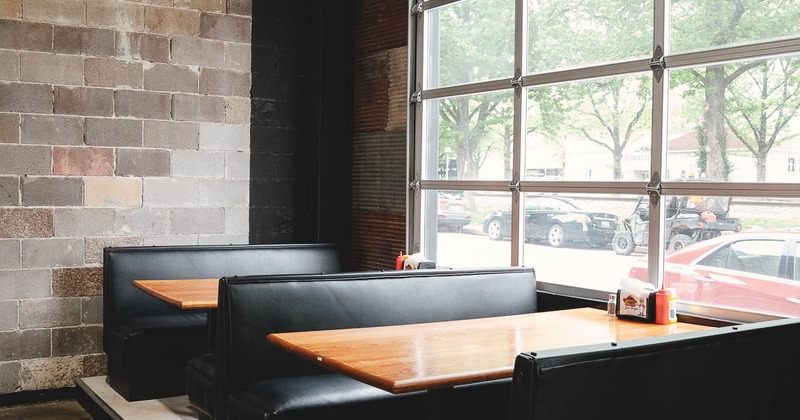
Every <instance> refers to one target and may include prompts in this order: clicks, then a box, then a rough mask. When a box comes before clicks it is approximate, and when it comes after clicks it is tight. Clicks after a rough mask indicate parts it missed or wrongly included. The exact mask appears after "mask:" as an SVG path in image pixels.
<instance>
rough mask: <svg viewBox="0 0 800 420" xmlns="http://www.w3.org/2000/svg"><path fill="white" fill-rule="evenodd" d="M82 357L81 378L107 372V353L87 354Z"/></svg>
mask: <svg viewBox="0 0 800 420" xmlns="http://www.w3.org/2000/svg"><path fill="white" fill-rule="evenodd" d="M82 358H83V375H82V377H83V378H90V377H92V376H104V375H106V374H107V373H108V368H107V367H108V355H107V354H105V353H97V354H87V355H84V356H82Z"/></svg>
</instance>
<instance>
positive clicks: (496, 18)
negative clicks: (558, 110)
mask: <svg viewBox="0 0 800 420" xmlns="http://www.w3.org/2000/svg"><path fill="white" fill-rule="evenodd" d="M426 22H427V23H428V25H427V27H426V35H427V36H426V40H425V56H426V57H427V59H426V62H425V69H426V71H425V75H426V76H425V85H424V87H425V89H433V88H438V87H446V86H452V85H458V84H464V83H472V82H480V81H485V80H492V79H499V78H510V77H511V76H513V75H514V2H513V1H508V0H471V1H464V2H459V3H454V4H451V5H448V6H444V7H441V8H437V9H433V10H430V11H428V12H426Z"/></svg>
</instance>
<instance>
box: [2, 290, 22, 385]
mask: <svg viewBox="0 0 800 420" xmlns="http://www.w3.org/2000/svg"><path fill="white" fill-rule="evenodd" d="M18 329H19V303H18V302H17V301H16V300H0V331H11V330H18ZM0 366H2V364H0ZM0 376H2V375H0Z"/></svg>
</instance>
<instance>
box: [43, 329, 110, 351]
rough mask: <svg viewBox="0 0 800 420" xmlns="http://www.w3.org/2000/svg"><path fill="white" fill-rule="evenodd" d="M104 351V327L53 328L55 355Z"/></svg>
mask: <svg viewBox="0 0 800 420" xmlns="http://www.w3.org/2000/svg"><path fill="white" fill-rule="evenodd" d="M102 352H103V327H101V326H97V325H92V326H86V327H73V328H56V329H54V330H53V356H72V355H81V354H92V353H102Z"/></svg>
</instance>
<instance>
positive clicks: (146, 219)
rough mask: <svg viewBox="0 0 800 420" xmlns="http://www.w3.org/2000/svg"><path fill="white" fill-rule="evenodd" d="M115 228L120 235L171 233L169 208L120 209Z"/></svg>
mask: <svg viewBox="0 0 800 420" xmlns="http://www.w3.org/2000/svg"><path fill="white" fill-rule="evenodd" d="M114 230H115V232H116V234H118V235H142V236H152V235H166V234H168V233H169V210H167V209H158V208H155V209H125V210H119V211H118V212H117V217H116V220H115V225H114ZM139 240H140V241H141V239H139Z"/></svg>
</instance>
